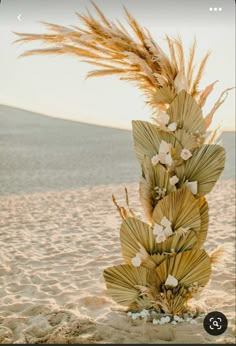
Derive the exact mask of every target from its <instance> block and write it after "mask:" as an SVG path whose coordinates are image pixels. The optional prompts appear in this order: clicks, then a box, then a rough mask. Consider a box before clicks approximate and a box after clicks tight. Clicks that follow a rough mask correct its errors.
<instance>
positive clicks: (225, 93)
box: [205, 87, 234, 128]
mask: <svg viewBox="0 0 236 346" xmlns="http://www.w3.org/2000/svg"><path fill="white" fill-rule="evenodd" d="M232 89H234V87H233V88H227V89H225V90H224V91H223V92H222V93H221V94H220V97H219V98H218V100H217V101H216V103H215V104H214V106H213V108H212V110H211V111H210V113H208V114H207V116H206V117H205V126H206V128H208V127H209V126H210V125H211V122H212V119H213V116H214V114H215V112H216V111H217V109H218V108H219V107H220V106H221V105H222V103H224V102H225V100H226V98H227V97H228V91H230V90H232ZM223 96H224V98H223Z"/></svg>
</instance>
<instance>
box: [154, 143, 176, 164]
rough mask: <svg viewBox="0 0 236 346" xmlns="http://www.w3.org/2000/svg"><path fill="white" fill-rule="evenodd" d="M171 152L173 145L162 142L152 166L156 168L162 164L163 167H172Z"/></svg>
mask: <svg viewBox="0 0 236 346" xmlns="http://www.w3.org/2000/svg"><path fill="white" fill-rule="evenodd" d="M170 151H171V144H170V143H167V142H165V141H163V140H162V141H161V144H160V147H159V154H156V155H154V156H153V157H152V159H151V161H152V165H153V166H155V165H157V164H158V163H159V162H160V163H162V164H163V165H168V166H171V165H172V162H173V160H172V157H171V153H170Z"/></svg>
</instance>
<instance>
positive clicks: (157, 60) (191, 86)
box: [14, 2, 208, 110]
mask: <svg viewBox="0 0 236 346" xmlns="http://www.w3.org/2000/svg"><path fill="white" fill-rule="evenodd" d="M92 6H93V8H94V10H95V13H96V15H97V17H96V16H94V15H92V14H91V12H90V11H88V12H87V14H85V15H81V14H77V16H78V18H79V20H80V23H81V24H82V26H81V27H80V26H78V25H74V26H68V27H67V26H62V25H57V24H53V23H45V22H43V25H44V26H45V27H46V29H47V31H46V33H43V34H28V33H16V32H15V33H14V34H15V35H16V36H18V39H16V41H15V42H16V43H22V42H23V43H27V42H42V43H43V44H44V45H47V46H48V47H47V48H42V49H37V48H35V49H32V50H29V51H26V52H25V53H23V54H22V56H25V57H26V56H30V55H38V54H47V55H48V54H56V55H58V54H68V55H75V56H77V57H80V58H86V61H87V62H89V63H91V64H92V65H98V64H99V63H101V64H105V65H106V63H107V62H109V64H108V65H109V66H104V69H102V70H98V71H92V72H89V74H88V77H98V76H104V75H111V74H112V75H113V74H116V75H119V76H120V79H122V80H127V81H130V82H132V83H135V84H136V85H137V86H138V88H140V89H141V90H142V91H143V93H144V95H145V96H146V102H147V103H148V104H150V106H151V107H153V109H154V110H156V109H157V108H158V107H163V102H164V100H166V101H167V102H166V103H167V104H168V103H170V101H172V100H173V97H175V96H176V94H177V92H178V90H177V89H178V88H177V89H176V85H177V79H179V81H181V83H182V82H183V81H186V83H187V84H186V91H187V92H188V93H190V94H191V95H195V94H197V86H198V84H199V81H200V79H201V76H202V73H203V69H204V67H205V64H206V61H207V58H208V54H207V55H206V56H205V57H204V58H203V60H202V62H201V63H200V67H199V70H198V72H197V74H196V76H195V77H194V57H195V50H196V41H194V42H193V45H192V47H191V48H190V52H189V58H188V62H187V63H186V62H185V60H186V59H185V54H184V48H183V43H182V41H181V39H180V38H179V37H178V38H171V37H169V36H166V41H167V44H168V50H169V51H168V52H167V53H165V52H164V51H163V50H162V49H161V47H160V46H159V45H158V44H157V43H156V42H155V41H154V39H153V37H152V35H151V34H150V32H149V31H148V30H147V29H145V28H143V27H142V26H141V25H140V24H139V23H138V22H137V21H136V19H135V18H134V17H133V16H132V15H131V14H130V13H129V12H128V11H127V9H126V8H125V9H124V10H125V13H126V18H127V24H128V28H126V27H125V26H124V25H123V24H122V23H121V22H119V21H116V22H112V21H110V20H109V19H108V18H106V16H105V15H104V13H103V12H102V11H101V9H100V8H99V7H98V6H97V5H96V4H95V3H94V2H92ZM101 67H102V65H101ZM177 77H178V78H177ZM176 78H177V79H176ZM179 81H178V83H179ZM161 88H162V92H161V93H162V94H166V96H165V95H163V97H161V95H160V94H159V95H158V90H159V89H161ZM158 100H160V102H159V101H158Z"/></svg>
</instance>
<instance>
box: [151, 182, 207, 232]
mask: <svg viewBox="0 0 236 346" xmlns="http://www.w3.org/2000/svg"><path fill="white" fill-rule="evenodd" d="M164 217H166V218H167V219H168V220H169V221H170V222H171V227H172V229H173V231H174V232H175V231H177V230H178V229H179V228H185V229H190V230H192V231H194V232H196V233H197V232H199V230H200V226H201V217H200V210H199V201H198V200H197V199H195V198H194V196H193V194H192V193H191V192H190V191H189V190H188V188H187V187H184V188H182V189H178V190H177V191H175V192H171V193H170V194H169V195H168V196H166V197H164V198H163V199H162V200H161V201H160V202H159V203H158V204H157V206H156V207H155V209H154V212H153V220H154V222H155V223H157V224H161V220H162V219H163V218H164Z"/></svg>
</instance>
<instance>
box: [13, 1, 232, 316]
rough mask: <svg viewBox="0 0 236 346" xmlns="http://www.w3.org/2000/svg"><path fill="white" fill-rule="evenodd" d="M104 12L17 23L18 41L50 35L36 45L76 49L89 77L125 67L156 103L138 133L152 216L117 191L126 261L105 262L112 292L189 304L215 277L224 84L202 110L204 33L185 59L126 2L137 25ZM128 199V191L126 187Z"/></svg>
mask: <svg viewBox="0 0 236 346" xmlns="http://www.w3.org/2000/svg"><path fill="white" fill-rule="evenodd" d="M93 6H94V8H95V10H96V12H97V15H98V18H95V17H94V16H92V15H91V13H90V12H88V13H87V14H86V15H78V17H79V19H80V21H81V22H82V23H83V24H84V27H79V26H76V27H63V26H60V25H55V24H49V23H44V24H45V25H46V27H47V29H48V32H47V33H45V34H22V33H17V35H18V37H19V38H18V39H17V41H16V42H31V41H42V42H43V43H44V44H45V45H48V47H47V48H45V49H34V50H31V51H27V52H25V53H24V54H23V56H29V55H35V54H70V55H75V56H77V57H81V58H83V59H85V61H86V62H89V63H91V64H93V65H96V66H98V67H99V69H98V70H95V71H92V72H89V74H88V77H95V76H104V75H112V74H116V75H119V76H120V79H123V80H127V81H130V82H134V83H135V84H136V85H137V86H138V88H139V89H141V91H142V92H143V93H144V95H145V97H146V102H147V104H149V105H150V106H151V108H152V110H153V114H152V119H153V123H150V122H146V121H133V139H134V148H135V152H136V155H137V159H138V160H139V161H140V164H141V170H142V175H141V179H140V187H139V191H140V200H141V204H142V206H143V209H144V212H145V214H146V219H147V222H148V223H147V222H144V221H142V220H140V219H138V218H136V216H135V214H134V212H133V211H132V210H131V209H130V208H128V210H126V209H125V208H124V207H120V206H119V205H118V204H117V202H116V200H115V197H113V201H114V203H115V205H116V207H117V209H118V211H119V212H120V215H121V217H122V220H123V221H122V225H121V229H120V239H121V249H122V254H123V257H124V260H125V263H126V264H124V265H118V266H115V267H110V268H107V269H105V271H104V277H105V281H106V285H107V289H108V291H109V293H110V295H111V296H112V298H113V299H114V300H115V301H116V302H118V303H119V304H123V305H125V306H128V307H130V308H135V309H141V308H143V307H146V308H154V309H156V310H158V311H160V312H168V313H173V314H176V313H181V311H183V309H184V308H185V305H186V302H187V301H188V299H189V298H191V297H192V296H194V294H195V293H196V292H197V291H198V290H199V289H200V288H201V287H203V286H205V285H206V284H207V282H208V281H209V278H210V274H211V262H213V258H211V257H209V256H208V255H207V253H206V252H205V251H204V250H203V249H201V247H202V245H203V243H204V241H205V239H206V235H207V230H208V204H207V202H206V200H205V197H204V196H205V195H206V194H207V193H209V192H210V191H211V190H212V188H213V187H214V185H215V183H216V182H217V180H218V179H219V176H220V174H221V173H222V171H223V169H224V162H225V150H224V148H223V147H221V146H220V145H218V144H214V139H215V137H216V133H213V135H212V136H211V137H209V138H208V139H206V130H207V128H208V127H209V126H210V124H211V121H212V117H213V115H214V113H215V111H216V110H217V108H218V107H219V106H220V105H221V104H222V103H223V102H224V100H225V98H226V96H227V91H228V90H229V89H227V90H225V91H223V92H222V94H221V95H220V97H219V99H218V100H217V102H216V103H215V105H214V107H213V108H212V110H211V111H210V112H209V114H207V115H206V116H205V117H203V113H202V107H203V105H204V104H205V102H206V100H207V97H208V95H209V94H210V93H211V91H212V90H213V88H214V85H215V83H216V82H213V83H212V84H210V85H208V86H207V87H206V88H205V89H203V90H199V88H198V85H199V82H200V79H201V77H202V73H203V70H204V67H205V64H206V62H207V59H208V56H209V54H206V55H205V57H204V58H203V59H202V61H201V62H200V64H199V67H198V70H197V71H196V72H195V71H194V66H195V63H194V56H195V49H196V42H195V41H194V43H193V45H192V47H191V49H190V52H189V58H188V63H187V64H185V56H184V49H183V45H182V42H181V40H180V39H179V38H178V39H173V38H170V37H168V36H166V40H167V43H168V48H169V52H168V54H166V53H165V52H163V50H162V49H161V48H160V46H159V45H158V44H157V43H156V42H155V41H154V39H153V37H152V36H151V34H150V32H149V31H148V30H147V29H144V28H142V27H141V26H140V25H139V24H138V23H137V21H136V20H135V19H134V18H133V17H132V16H131V15H130V14H129V13H128V12H127V10H125V12H126V16H127V20H128V24H129V27H130V29H131V32H129V31H128V30H127V29H126V28H125V27H124V26H123V25H122V24H121V23H120V22H116V23H113V22H110V21H109V20H108V19H107V18H106V17H105V16H104V14H103V13H102V12H101V10H100V9H99V8H98V7H97V6H96V5H95V4H94V3H93ZM127 204H128V207H129V203H128V196H127Z"/></svg>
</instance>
